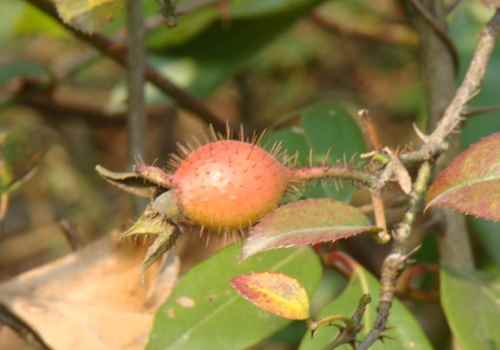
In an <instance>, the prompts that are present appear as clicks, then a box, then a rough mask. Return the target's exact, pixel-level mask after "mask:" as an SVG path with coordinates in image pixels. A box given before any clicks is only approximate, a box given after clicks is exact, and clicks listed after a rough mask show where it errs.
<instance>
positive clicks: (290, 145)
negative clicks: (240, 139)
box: [264, 102, 366, 201]
mask: <svg viewBox="0 0 500 350" xmlns="http://www.w3.org/2000/svg"><path fill="white" fill-rule="evenodd" d="M299 115H300V117H301V119H300V121H301V124H300V126H293V127H291V128H287V129H281V130H279V131H276V132H270V133H269V134H268V135H267V137H266V139H265V141H264V142H265V144H266V145H267V146H269V145H270V144H273V143H275V142H281V143H282V144H283V146H284V148H285V149H286V150H287V151H288V153H289V154H294V153H295V152H297V154H298V165H299V166H306V165H308V163H309V150H310V149H312V151H313V153H312V155H313V162H314V163H318V162H321V161H323V160H325V158H326V156H327V155H329V158H328V159H327V161H328V162H329V163H331V164H335V163H336V162H338V161H344V160H350V159H351V158H352V157H353V156H355V155H359V154H360V153H363V152H364V151H365V150H366V147H365V144H364V141H363V134H362V132H361V130H360V129H359V127H358V125H357V123H356V122H355V121H354V119H353V118H352V117H351V116H350V115H349V113H348V112H347V111H346V110H345V109H344V108H343V107H341V106H339V105H338V104H335V103H328V102H322V103H317V104H315V105H312V106H310V107H308V108H306V109H304V110H302V111H300V112H299ZM354 190H355V187H354V186H353V185H351V184H349V183H345V182H343V183H342V185H341V186H340V187H339V186H338V185H337V184H334V183H324V182H318V183H314V184H312V185H309V186H307V187H306V190H305V192H304V195H303V196H304V197H305V198H324V197H333V198H335V199H338V200H341V201H350V200H351V196H352V193H353V192H354Z"/></svg>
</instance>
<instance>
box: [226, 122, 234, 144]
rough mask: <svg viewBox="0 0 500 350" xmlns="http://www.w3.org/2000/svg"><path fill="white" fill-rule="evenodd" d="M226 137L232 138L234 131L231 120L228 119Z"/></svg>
mask: <svg viewBox="0 0 500 350" xmlns="http://www.w3.org/2000/svg"><path fill="white" fill-rule="evenodd" d="M225 124H226V139H227V140H231V138H232V136H233V135H232V132H231V126H230V125H229V120H227V119H226V122H225Z"/></svg>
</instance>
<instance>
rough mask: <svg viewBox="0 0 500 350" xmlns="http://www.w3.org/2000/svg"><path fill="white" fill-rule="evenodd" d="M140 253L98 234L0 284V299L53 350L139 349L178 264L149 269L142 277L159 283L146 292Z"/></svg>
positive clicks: (166, 292)
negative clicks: (82, 246) (75, 248)
mask: <svg viewBox="0 0 500 350" xmlns="http://www.w3.org/2000/svg"><path fill="white" fill-rule="evenodd" d="M143 254H144V251H143V249H138V248H137V247H130V245H129V244H121V245H117V244H114V243H112V242H111V239H110V238H104V239H101V240H99V241H97V242H95V243H93V244H91V245H89V246H88V247H86V248H85V249H83V250H82V251H80V252H77V253H74V254H71V255H68V256H66V257H64V258H62V259H60V260H57V261H54V262H52V263H50V264H47V265H45V266H42V267H40V268H37V269H34V270H32V271H29V272H27V273H24V274H22V275H20V276H18V277H16V278H14V279H13V280H11V281H8V282H6V283H3V284H1V285H0V302H1V303H2V304H4V305H5V306H7V307H8V308H9V309H10V310H11V311H12V312H14V313H15V314H16V315H18V316H19V317H20V318H21V319H23V320H24V321H25V322H27V323H28V324H29V325H30V326H31V327H32V328H33V329H34V330H35V331H37V332H38V334H40V336H41V337H42V338H43V339H44V340H45V341H46V342H47V343H48V345H49V346H50V347H52V348H53V349H54V350H68V349H71V350H89V349H92V350H101V349H102V350H115V349H116V350H118V349H120V350H136V349H137V350H138V349H143V348H144V346H145V344H146V340H147V337H148V333H149V330H150V328H151V325H152V321H153V314H154V311H155V309H156V308H157V306H159V304H160V303H161V302H163V301H164V300H165V298H166V297H167V295H168V294H169V293H170V291H171V289H172V288H173V286H174V284H175V281H176V278H177V274H178V271H179V265H180V264H179V260H178V259H177V258H170V259H169V260H168V264H167V265H166V267H165V268H164V269H162V270H161V273H159V274H158V275H157V276H154V275H153V274H154V271H152V272H151V274H150V275H148V277H153V279H154V280H155V282H153V283H151V284H152V285H153V287H159V289H156V290H155V291H154V292H151V291H148V290H147V288H145V287H144V286H143V285H142V284H141V283H140V272H141V260H142V256H143ZM156 271H157V270H156ZM148 296H149V297H150V299H148Z"/></svg>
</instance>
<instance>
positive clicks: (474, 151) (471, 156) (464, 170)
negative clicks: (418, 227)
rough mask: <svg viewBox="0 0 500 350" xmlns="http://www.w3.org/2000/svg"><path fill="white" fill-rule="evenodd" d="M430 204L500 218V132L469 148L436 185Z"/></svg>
mask: <svg viewBox="0 0 500 350" xmlns="http://www.w3.org/2000/svg"><path fill="white" fill-rule="evenodd" d="M427 202H428V204H427V207H430V206H435V207H443V208H452V209H455V210H458V211H460V212H462V213H465V214H472V215H475V216H478V217H481V218H484V219H488V220H495V221H499V220H500V133H495V134H493V135H491V136H488V137H486V138H484V139H483V140H481V141H479V142H478V143H476V144H474V145H472V146H471V147H469V148H468V149H467V150H466V151H465V152H463V153H462V154H460V155H459V156H458V157H456V158H455V159H454V160H453V161H452V162H451V164H450V165H449V166H448V168H446V169H445V170H444V171H443V172H441V173H440V174H439V175H438V177H437V179H436V180H435V181H434V183H433V184H432V186H431V188H430V189H429V192H428V194H427Z"/></svg>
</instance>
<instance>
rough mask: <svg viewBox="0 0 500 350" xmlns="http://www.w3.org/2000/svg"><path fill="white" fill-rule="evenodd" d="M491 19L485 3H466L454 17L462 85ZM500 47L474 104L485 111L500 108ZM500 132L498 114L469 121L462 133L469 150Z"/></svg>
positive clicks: (489, 114) (454, 36)
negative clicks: (485, 27)
mask: <svg viewBox="0 0 500 350" xmlns="http://www.w3.org/2000/svg"><path fill="white" fill-rule="evenodd" d="M490 17H491V11H489V10H488V9H487V8H486V7H485V6H484V4H483V3H482V2H481V1H466V2H463V3H462V4H461V5H460V6H459V7H458V8H457V10H455V11H454V13H453V16H450V36H451V38H452V39H453V42H454V43H455V44H456V45H457V48H458V52H459V55H460V62H461V63H464V64H461V67H460V68H461V69H460V76H459V77H458V81H461V80H462V79H463V77H464V75H465V72H466V70H467V67H468V64H467V62H470V60H471V58H472V55H473V52H474V50H475V48H476V44H477V38H478V34H479V31H480V30H481V29H482V28H483V27H484V25H485V23H486V22H487V21H488V20H489V18H490ZM499 71H500V46H498V45H497V47H496V49H495V50H494V51H493V54H492V57H491V60H490V62H489V64H488V70H487V72H486V76H485V79H484V82H483V84H482V86H481V90H480V92H479V94H478V96H476V97H475V98H474V100H472V101H471V106H473V107H485V106H496V105H498V89H499V88H500V76H499V74H498V73H497V72H499ZM498 131H500V118H498V113H487V114H484V115H481V116H475V117H474V118H467V119H466V120H465V123H464V128H463V129H462V131H461V132H460V136H461V139H462V143H463V145H464V146H465V147H468V146H470V145H471V144H473V143H474V142H477V141H478V140H479V139H481V138H483V137H485V136H487V135H489V134H491V133H493V132H498Z"/></svg>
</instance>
